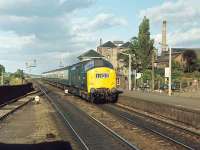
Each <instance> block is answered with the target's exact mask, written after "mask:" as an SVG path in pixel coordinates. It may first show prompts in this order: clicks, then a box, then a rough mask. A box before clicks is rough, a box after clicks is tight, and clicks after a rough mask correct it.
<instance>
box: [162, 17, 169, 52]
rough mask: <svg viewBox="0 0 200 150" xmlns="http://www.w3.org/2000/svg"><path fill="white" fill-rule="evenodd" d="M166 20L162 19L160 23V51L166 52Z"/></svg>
mask: <svg viewBox="0 0 200 150" xmlns="http://www.w3.org/2000/svg"><path fill="white" fill-rule="evenodd" d="M166 45H167V21H166V20H164V21H163V24H162V52H166V51H168V50H167V46H166Z"/></svg>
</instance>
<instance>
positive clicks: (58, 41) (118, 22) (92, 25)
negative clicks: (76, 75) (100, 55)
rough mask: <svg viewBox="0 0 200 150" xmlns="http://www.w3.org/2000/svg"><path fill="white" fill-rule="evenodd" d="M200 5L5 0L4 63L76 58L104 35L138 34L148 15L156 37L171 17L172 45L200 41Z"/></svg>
mask: <svg viewBox="0 0 200 150" xmlns="http://www.w3.org/2000/svg"><path fill="white" fill-rule="evenodd" d="M199 6H200V1H199V0H148V1H147V0H140V1H138V0H123V1H122V0H0V64H2V65H4V66H5V67H6V71H10V72H14V71H16V70H17V69H18V68H21V69H24V70H26V67H25V62H31V61H32V60H33V59H36V60H37V67H36V68H34V69H33V73H41V72H44V71H47V70H50V69H55V68H57V67H58V66H59V62H60V59H61V58H62V59H63V60H64V64H65V65H70V64H73V63H75V62H77V58H76V57H77V56H79V55H80V54H81V53H83V52H85V51H87V50H88V49H96V46H97V45H98V44H99V39H100V38H102V39H103V41H104V42H106V41H107V40H111V41H112V40H124V41H128V40H130V38H131V37H133V36H136V35H137V33H138V25H139V23H140V22H141V20H142V18H143V16H147V17H149V18H150V22H151V36H152V37H153V38H155V40H156V43H157V42H159V41H161V34H160V33H161V25H162V20H163V19H166V20H167V21H168V42H169V44H170V45H172V46H173V47H200V25H199V24H200V9H199Z"/></svg>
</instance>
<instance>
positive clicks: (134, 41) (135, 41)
mask: <svg viewBox="0 0 200 150" xmlns="http://www.w3.org/2000/svg"><path fill="white" fill-rule="evenodd" d="M137 49H138V38H137V37H133V38H132V39H131V44H130V47H129V49H128V50H126V51H124V53H127V54H131V55H132V57H131V59H132V64H131V67H132V68H137V67H138V65H139V61H138V58H137V55H136V51H137ZM118 59H119V60H122V61H123V62H124V66H125V67H128V65H129V57H128V56H127V55H124V54H121V53H118Z"/></svg>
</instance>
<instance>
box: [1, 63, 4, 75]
mask: <svg viewBox="0 0 200 150" xmlns="http://www.w3.org/2000/svg"><path fill="white" fill-rule="evenodd" d="M2 71H3V72H5V67H4V66H3V65H1V64H0V73H1V72H2Z"/></svg>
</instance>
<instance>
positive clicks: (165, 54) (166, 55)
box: [157, 48, 200, 62]
mask: <svg viewBox="0 0 200 150" xmlns="http://www.w3.org/2000/svg"><path fill="white" fill-rule="evenodd" d="M186 50H192V51H195V52H196V54H197V57H198V58H200V48H172V59H174V58H176V57H177V56H179V55H180V54H182V53H183V52H184V51H186ZM167 61H169V52H168V51H167V52H163V53H162V55H161V56H159V57H158V59H157V62H167Z"/></svg>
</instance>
